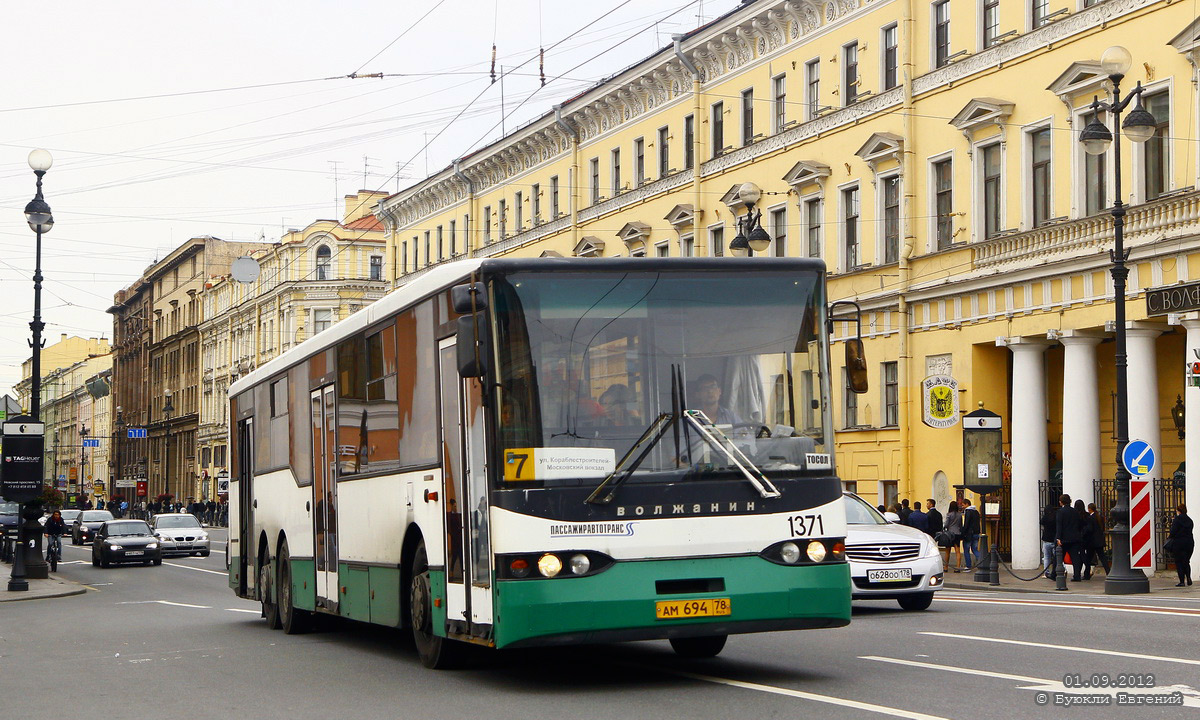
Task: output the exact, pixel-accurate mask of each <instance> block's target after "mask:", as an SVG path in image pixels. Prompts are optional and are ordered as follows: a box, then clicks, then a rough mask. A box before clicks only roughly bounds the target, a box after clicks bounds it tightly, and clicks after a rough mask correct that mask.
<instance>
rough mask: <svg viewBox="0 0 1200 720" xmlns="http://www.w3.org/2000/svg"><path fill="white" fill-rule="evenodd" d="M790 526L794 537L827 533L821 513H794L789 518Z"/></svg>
mask: <svg viewBox="0 0 1200 720" xmlns="http://www.w3.org/2000/svg"><path fill="white" fill-rule="evenodd" d="M788 526H789V527H790V528H791V530H792V537H809V536H812V535H824V534H825V523H824V521H822V520H821V516H820V515H793V516H791V517H789V518H788Z"/></svg>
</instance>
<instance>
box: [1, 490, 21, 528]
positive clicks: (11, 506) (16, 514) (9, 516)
mask: <svg viewBox="0 0 1200 720" xmlns="http://www.w3.org/2000/svg"><path fill="white" fill-rule="evenodd" d="M20 524H21V505H20V503H15V502H9V501H7V500H5V499H4V498H0V534H4V533H7V532H9V531H12V532H13V533H15V532H16V531H17V526H18V525H20Z"/></svg>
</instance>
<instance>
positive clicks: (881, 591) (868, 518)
mask: <svg viewBox="0 0 1200 720" xmlns="http://www.w3.org/2000/svg"><path fill="white" fill-rule="evenodd" d="M843 496H844V497H843V499H844V500H845V503H846V559H847V560H849V561H850V579H851V581H852V582H853V583H854V588H853V595H852V597H853V598H854V599H855V600H889V599H890V600H896V601H898V602H899V603H900V607H902V608H904V609H905V610H924V609H926V608H928V607H929V606H930V604H931V603H933V594H934V592H936V591H937V590H940V589H941V588H942V580H943V578H942V572H943V569H942V556H941V553H939V552H938V546H937V543H935V542H934V541H933V538H931V537H930V536H929V535H928V534H926V533H923V532H921V531H920V530H917V529H916V528H912V527H908V526H907V525H897V524H896V523H892V522H888V521H887V520H885V519H884V517H883V516H882V515H880V514H879V511H878V510H876V509H875V508H873V507H871V505H870V504H869V503H867V501H865V500H863V499H862V498H860V497H859V496H857V495H855V494H854V493H851V492H847V493H844V494H843Z"/></svg>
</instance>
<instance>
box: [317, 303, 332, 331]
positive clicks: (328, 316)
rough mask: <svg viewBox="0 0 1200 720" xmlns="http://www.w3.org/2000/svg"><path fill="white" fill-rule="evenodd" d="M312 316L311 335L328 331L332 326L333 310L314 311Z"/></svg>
mask: <svg viewBox="0 0 1200 720" xmlns="http://www.w3.org/2000/svg"><path fill="white" fill-rule="evenodd" d="M312 314H313V334H314V335H315V334H317V333H319V332H321V331H322V330H328V329H329V326H330V325H332V324H333V310H331V309H329V308H323V309H316V310H313V311H312Z"/></svg>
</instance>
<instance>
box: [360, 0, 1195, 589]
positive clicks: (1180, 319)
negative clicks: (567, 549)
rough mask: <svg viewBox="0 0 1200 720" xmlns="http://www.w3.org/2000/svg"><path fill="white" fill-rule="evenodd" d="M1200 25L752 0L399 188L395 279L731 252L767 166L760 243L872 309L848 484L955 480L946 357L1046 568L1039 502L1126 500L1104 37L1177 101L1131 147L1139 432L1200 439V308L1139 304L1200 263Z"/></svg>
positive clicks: (1017, 521) (1160, 107) (1166, 469)
mask: <svg viewBox="0 0 1200 720" xmlns="http://www.w3.org/2000/svg"><path fill="white" fill-rule="evenodd" d="M1198 27H1200V23H1197V21H1196V20H1195V17H1194V13H1193V9H1192V8H1190V7H1189V6H1187V5H1186V4H1181V3H1169V2H1166V1H1165V0H1158V1H1154V0H1065V1H1059V2H1048V1H1045V0H1036V1H1030V2H1024V3H999V2H994V1H991V0H988V1H984V2H967V1H966V0H935V1H933V2H929V1H928V0H921V1H918V0H907V1H902V0H893V1H885V2H871V3H866V2H859V0H833V1H830V2H820V1H816V0H756V1H750V2H745V3H742V4H741V5H739V6H738V7H736V8H735V9H733V10H732V11H730V12H729V13H727V14H726V15H724V16H722V17H720V18H718V19H716V20H714V21H713V22H710V23H708V24H707V25H705V26H704V27H702V28H699V29H697V30H695V31H693V32H691V33H688V34H686V35H683V36H679V37H678V39H677V41H676V42H675V44H674V45H673V46H668V47H666V48H663V49H662V50H661V51H659V52H657V53H655V54H654V55H652V56H650V57H648V58H645V59H644V60H642V61H641V62H639V63H636V64H634V65H632V66H631V67H629V68H627V69H626V70H623V71H622V72H620V73H618V74H616V75H614V76H612V77H610V78H608V79H607V80H605V81H604V82H602V83H600V84H598V85H596V86H594V87H593V88H592V89H590V90H588V91H586V92H583V93H581V94H580V95H578V96H576V97H575V98H573V99H571V100H570V101H568V102H566V103H565V104H563V105H562V106H558V107H555V108H553V109H552V110H551V111H549V112H547V113H545V114H544V115H543V116H542V117H541V118H540V119H538V120H536V121H534V122H532V123H529V124H527V125H526V126H524V127H522V128H521V129H519V130H517V131H515V132H513V133H511V134H509V135H508V136H506V137H504V138H503V139H501V140H500V141H498V142H496V143H494V144H492V145H490V146H488V147H485V148H482V149H480V150H479V151H477V152H475V153H473V154H471V155H470V156H468V157H465V158H462V159H461V160H460V161H457V162H455V163H454V164H453V165H452V166H451V167H448V168H446V169H444V170H442V171H441V172H439V173H437V174H435V175H433V176H431V177H429V178H427V179H426V180H424V181H422V182H420V183H417V184H416V185H414V186H413V187H410V188H408V189H406V190H404V191H402V192H400V193H397V194H395V195H393V196H391V197H389V198H387V199H386V200H385V201H384V202H382V203H381V204H380V210H379V214H380V217H381V219H382V220H383V222H384V225H385V228H386V232H387V236H388V241H389V243H390V246H391V248H392V251H393V252H394V253H395V257H396V269H397V281H398V282H406V281H407V280H408V279H409V278H411V277H412V276H414V275H415V274H419V273H422V272H424V271H425V270H426V269H427V268H429V267H431V266H432V265H435V264H437V263H440V262H445V261H447V260H449V259H451V258H453V257H456V256H460V255H470V256H475V257H481V256H498V255H505V254H520V255H526V256H536V255H542V254H548V255H564V256H566V255H577V256H615V255H625V256H643V255H658V256H689V255H713V256H716V255H722V254H726V253H729V252H730V247H729V243H730V241H731V240H732V239H733V238H734V237H735V235H736V234H737V232H738V227H737V223H738V219H739V218H740V217H742V216H744V215H745V213H746V209H747V208H746V204H745V203H744V202H743V201H742V198H741V195H740V192H739V188H740V187H741V184H742V183H745V182H749V181H752V182H754V183H756V184H757V185H758V186H760V187H761V189H762V192H763V194H762V198H761V200H760V201H759V202H758V203H757V208H756V209H757V210H761V212H762V220H763V225H764V226H765V228H766V230H767V231H768V232H769V233H770V235H771V236H772V241H771V244H770V246H769V247H768V248H767V250H766V251H765V254H769V255H799V256H814V257H820V258H822V259H824V260H825V262H826V265H827V267H828V269H829V272H830V294H831V299H853V300H856V301H857V302H859V303H860V304H861V306H862V307H863V310H864V312H865V317H864V325H863V333H864V336H865V338H866V340H867V353H868V359H869V362H870V363H871V365H872V378H873V387H872V389H871V391H870V393H868V394H867V395H864V396H857V395H854V394H852V393H849V392H846V391H845V390H844V387H845V385H844V381H843V372H842V371H841V369H838V370H836V371H835V378H834V382H833V386H834V388H835V389H836V392H835V396H834V397H833V398H830V401H831V402H832V403H834V405H835V407H834V411H835V417H836V419H837V423H838V426H839V428H840V429H841V430H840V432H839V439H838V470H839V473H840V474H841V476H842V477H843V478H844V480H845V481H846V483H847V485H848V487H851V488H854V489H856V490H857V491H858V492H860V493H861V494H863V495H864V496H865V497H867V498H868V499H870V500H872V501H878V502H890V501H892V500H893V499H894V498H897V497H907V498H911V499H919V500H924V499H926V498H927V497H933V498H937V499H938V500H939V501H941V504H942V505H943V506H944V503H945V502H946V501H947V500H949V499H952V498H953V497H954V496H955V494H956V490H955V488H954V486H955V485H961V484H962V483H963V482H964V480H966V479H970V478H965V477H964V468H963V462H962V442H963V440H962V433H961V425H960V424H957V423H954V424H952V426H951V427H950V428H935V427H930V426H926V425H924V424H922V417H923V413H922V396H921V390H920V389H921V386H922V380H923V379H924V378H925V377H927V376H930V375H948V376H951V377H953V378H954V380H955V381H956V383H957V387H958V392H957V394H956V395H957V399H958V403H957V404H958V407H959V408H961V409H962V410H963V411H966V410H971V409H974V408H975V407H977V405H978V403H984V405H985V407H986V408H988V409H990V410H993V411H995V412H997V413H1000V414H1001V416H1002V417H1003V421H1004V433H1005V448H1006V450H1007V451H1008V453H1009V454H1010V455H1011V465H1010V466H1009V465H1007V464H1006V467H1010V468H1011V472H1006V473H1005V478H1004V484H1005V490H1004V492H1003V493H1002V495H1001V507H1000V511H1001V513H1002V522H1001V523H1000V527H999V530H1000V539H1001V543H1002V545H1004V546H1005V548H1006V549H1008V548H1011V551H1012V553H1013V557H1014V559H1015V561H1016V562H1017V564H1018V565H1019V566H1021V567H1029V566H1033V565H1036V564H1037V562H1038V556H1037V552H1038V550H1037V548H1038V537H1037V518H1038V515H1039V506H1040V504H1041V503H1042V501H1043V499H1044V498H1046V497H1048V496H1049V495H1050V494H1052V493H1054V492H1056V491H1057V490H1058V489H1059V488H1061V489H1063V490H1066V491H1067V492H1069V493H1070V494H1072V496H1073V497H1082V498H1083V499H1084V500H1085V501H1088V500H1091V499H1093V497H1095V498H1096V499H1097V500H1098V501H1100V502H1101V503H1102V505H1103V504H1104V503H1105V502H1107V496H1106V495H1105V496H1104V497H1101V496H1097V495H1095V494H1094V493H1095V489H1096V488H1097V487H1099V485H1097V484H1096V483H1094V481H1096V480H1099V479H1101V478H1105V477H1107V478H1111V477H1112V476H1113V474H1114V472H1115V462H1114V447H1115V446H1114V442H1113V416H1114V411H1113V407H1112V393H1113V387H1114V371H1113V342H1112V338H1113V330H1114V327H1113V325H1112V318H1113V305H1112V297H1113V290H1112V281H1111V279H1110V276H1109V275H1108V273H1107V270H1108V267H1109V257H1108V253H1107V251H1108V249H1109V248H1110V247H1111V246H1112V237H1113V230H1112V219H1111V217H1110V216H1109V215H1108V214H1107V209H1108V208H1109V206H1110V205H1111V203H1112V201H1113V200H1114V199H1116V198H1114V194H1113V188H1114V183H1115V174H1114V163H1113V158H1112V155H1111V152H1110V153H1109V154H1107V155H1103V156H1092V155H1087V154H1085V153H1084V152H1083V148H1082V147H1081V145H1080V143H1079V142H1078V141H1077V135H1078V133H1079V131H1080V130H1081V129H1082V128H1083V126H1084V124H1085V123H1086V122H1088V121H1089V120H1090V119H1091V117H1092V106H1091V103H1092V99H1093V97H1095V96H1101V97H1104V96H1105V95H1106V93H1107V90H1108V87H1109V86H1110V83H1109V80H1108V78H1107V76H1106V74H1105V73H1104V72H1103V71H1102V70H1101V69H1100V63H1099V60H1100V57H1101V55H1102V53H1103V52H1104V50H1105V49H1106V48H1107V47H1109V46H1111V45H1116V44H1124V45H1127V46H1128V48H1129V50H1130V52H1131V54H1132V56H1133V63H1132V66H1131V67H1130V69H1129V71H1128V72H1127V74H1126V77H1125V78H1124V82H1123V85H1122V89H1123V91H1125V92H1128V91H1130V90H1132V89H1133V88H1134V87H1135V83H1141V86H1142V88H1143V90H1144V93H1143V95H1142V98H1141V100H1142V105H1143V106H1144V108H1145V110H1146V111H1148V112H1149V113H1150V114H1151V116H1152V117H1153V122H1154V128H1153V133H1152V136H1151V137H1150V139H1149V141H1148V142H1145V143H1144V144H1138V143H1133V142H1130V141H1129V139H1128V138H1125V139H1124V142H1123V144H1122V158H1121V160H1122V175H1121V180H1122V183H1123V188H1124V197H1122V198H1120V199H1121V200H1122V201H1125V202H1127V203H1131V205H1130V207H1129V215H1128V216H1127V218H1126V221H1127V223H1128V224H1127V232H1126V242H1127V247H1131V248H1132V256H1131V261H1130V262H1131V271H1132V272H1131V276H1130V283H1131V284H1130V288H1129V300H1130V303H1129V310H1130V315H1129V317H1130V318H1131V319H1132V320H1133V321H1134V322H1133V324H1132V326H1131V328H1130V333H1129V338H1130V373H1129V377H1130V379H1131V393H1130V394H1131V427H1132V433H1133V435H1134V436H1136V437H1142V438H1145V439H1147V440H1148V441H1150V442H1152V443H1153V444H1154V446H1155V447H1156V449H1157V450H1158V451H1159V452H1158V455H1159V457H1160V458H1161V461H1160V463H1159V465H1158V466H1157V468H1156V469H1155V472H1154V475H1155V476H1156V477H1160V478H1161V477H1167V478H1170V477H1171V476H1172V473H1173V471H1174V470H1175V469H1176V467H1177V466H1179V464H1180V463H1181V461H1183V460H1184V458H1185V447H1184V442H1183V441H1182V440H1180V439H1179V437H1178V435H1177V432H1176V429H1175V425H1174V423H1173V422H1172V419H1171V417H1172V415H1171V408H1172V407H1173V406H1176V396H1177V395H1179V396H1181V400H1182V401H1184V404H1186V408H1187V410H1186V414H1187V416H1188V417H1189V419H1191V422H1189V423H1188V425H1189V426H1192V427H1196V432H1193V433H1192V434H1193V436H1198V437H1200V417H1197V416H1196V413H1200V391H1198V390H1195V389H1194V388H1192V387H1191V386H1190V385H1189V387H1188V389H1187V390H1186V391H1185V389H1184V374H1183V367H1184V362H1183V361H1184V359H1185V350H1186V354H1187V359H1189V360H1190V359H1191V349H1195V348H1200V329H1198V328H1200V324H1198V322H1200V321H1192V320H1188V319H1187V316H1182V315H1180V316H1177V315H1170V316H1168V315H1158V314H1151V313H1149V312H1148V311H1147V309H1146V307H1145V304H1144V303H1143V302H1142V297H1143V295H1144V294H1145V292H1146V291H1147V289H1150V288H1155V287H1165V286H1173V285H1176V284H1180V283H1186V282H1188V281H1191V280H1195V279H1197V278H1200V242H1198V241H1197V230H1200V228H1198V227H1197V225H1198V223H1200V193H1198V192H1197V191H1196V190H1195V188H1196V180H1197V177H1198V176H1200V155H1198V152H1200V144H1198V143H1196V142H1195V139H1196V137H1195V136H1196V125H1197V117H1198V114H1197V112H1196V110H1197V90H1196V80H1197V47H1198V46H1200V29H1198ZM1130 109H1132V106H1131V108H1130ZM1101 119H1102V120H1103V119H1108V118H1106V117H1105V116H1104V114H1103V113H1102V114H1101ZM1192 258H1196V259H1192ZM1192 317H1195V316H1194V315H1193V316H1192ZM1193 325H1196V326H1197V327H1196V328H1193V327H1192V326H1193ZM1185 326H1186V327H1187V331H1186V337H1185V332H1184V327H1185ZM848 331H851V332H852V330H848V328H847V327H839V328H838V329H837V334H838V338H839V339H840V338H843V337H845V333H846V332H848ZM839 356H840V353H835V357H839ZM1179 407H1180V409H1182V405H1180V406H1179ZM1186 455H1188V456H1191V457H1192V460H1193V462H1192V463H1189V464H1191V465H1192V466H1193V467H1196V466H1198V465H1200V441H1197V442H1196V444H1194V445H1193V443H1192V439H1191V438H1189V439H1188V448H1187V452H1186ZM1164 488H1165V490H1170V487H1168V486H1166V485H1164ZM1165 490H1164V491H1165ZM1163 497H1166V496H1165V495H1164V496H1163ZM1187 497H1188V498H1189V499H1191V501H1192V504H1193V505H1196V504H1198V503H1200V483H1192V484H1191V486H1190V487H1189V488H1188V489H1187ZM1159 514H1160V515H1161V513H1159ZM1159 519H1160V520H1161V517H1160V518H1159Z"/></svg>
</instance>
